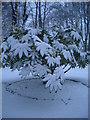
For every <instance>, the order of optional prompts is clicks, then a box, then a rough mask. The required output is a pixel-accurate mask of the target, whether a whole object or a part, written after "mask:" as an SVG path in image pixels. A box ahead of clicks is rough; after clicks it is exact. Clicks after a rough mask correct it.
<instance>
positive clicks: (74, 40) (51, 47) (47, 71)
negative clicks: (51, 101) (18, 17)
mask: <svg viewBox="0 0 90 120" xmlns="http://www.w3.org/2000/svg"><path fill="white" fill-rule="evenodd" d="M53 32H54V33H55V34H54V35H53ZM82 46H83V41H82V37H81V35H80V34H79V33H78V32H77V31H76V30H74V29H70V28H68V29H61V28H59V29H57V30H56V31H50V32H48V31H46V30H40V29H29V30H24V29H20V28H16V29H14V31H13V32H12V33H10V35H9V37H8V38H5V39H4V41H3V43H2V45H1V47H2V65H3V66H9V67H10V68H11V69H12V70H15V69H17V70H19V71H20V75H22V77H27V76H28V75H29V74H30V73H32V75H34V76H38V77H40V78H42V81H43V82H46V85H45V87H46V88H47V87H50V91H52V90H53V89H54V90H55V92H56V91H57V90H58V88H59V89H61V85H62V83H63V82H64V74H65V73H66V72H67V71H68V70H69V69H70V68H72V67H76V66H79V67H85V65H86V61H85V53H83V52H82ZM67 67H68V68H67Z"/></svg>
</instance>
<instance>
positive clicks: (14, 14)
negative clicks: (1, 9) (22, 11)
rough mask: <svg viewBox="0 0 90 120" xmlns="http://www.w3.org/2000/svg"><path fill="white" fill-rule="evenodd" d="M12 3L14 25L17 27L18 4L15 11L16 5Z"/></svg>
mask: <svg viewBox="0 0 90 120" xmlns="http://www.w3.org/2000/svg"><path fill="white" fill-rule="evenodd" d="M10 3H11V8H12V25H14V26H15V25H16V24H17V2H16V3H15V9H14V5H13V3H12V1H11V2H10Z"/></svg>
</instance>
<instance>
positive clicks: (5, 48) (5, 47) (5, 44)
mask: <svg viewBox="0 0 90 120" xmlns="http://www.w3.org/2000/svg"><path fill="white" fill-rule="evenodd" d="M1 48H3V50H4V52H6V50H7V49H8V46H7V43H6V42H3V43H2V44H1Z"/></svg>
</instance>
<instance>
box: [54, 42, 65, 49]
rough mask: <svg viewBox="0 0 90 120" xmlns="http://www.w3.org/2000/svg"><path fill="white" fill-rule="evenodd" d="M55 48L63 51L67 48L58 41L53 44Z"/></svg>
mask: <svg viewBox="0 0 90 120" xmlns="http://www.w3.org/2000/svg"><path fill="white" fill-rule="evenodd" d="M53 46H54V47H55V48H56V49H58V50H62V49H65V48H66V46H65V45H64V44H62V43H59V42H58V41H54V42H53Z"/></svg>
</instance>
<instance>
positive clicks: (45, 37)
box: [43, 34, 49, 43]
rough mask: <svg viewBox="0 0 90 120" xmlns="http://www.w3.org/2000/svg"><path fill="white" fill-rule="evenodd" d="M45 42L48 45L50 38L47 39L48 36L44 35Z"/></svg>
mask: <svg viewBox="0 0 90 120" xmlns="http://www.w3.org/2000/svg"><path fill="white" fill-rule="evenodd" d="M43 40H44V42H46V43H48V42H49V40H48V38H47V36H46V34H44V38H43Z"/></svg>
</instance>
